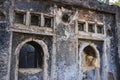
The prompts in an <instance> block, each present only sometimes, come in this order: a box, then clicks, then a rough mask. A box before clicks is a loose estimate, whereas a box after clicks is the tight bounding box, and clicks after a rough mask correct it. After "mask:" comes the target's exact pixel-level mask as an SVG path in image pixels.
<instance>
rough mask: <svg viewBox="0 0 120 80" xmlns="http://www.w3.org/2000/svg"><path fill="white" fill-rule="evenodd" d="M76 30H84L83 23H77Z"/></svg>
mask: <svg viewBox="0 0 120 80" xmlns="http://www.w3.org/2000/svg"><path fill="white" fill-rule="evenodd" d="M78 30H79V31H85V23H78Z"/></svg>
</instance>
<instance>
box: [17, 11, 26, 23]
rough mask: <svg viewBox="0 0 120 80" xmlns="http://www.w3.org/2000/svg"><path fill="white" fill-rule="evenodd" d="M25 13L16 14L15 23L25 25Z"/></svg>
mask: <svg viewBox="0 0 120 80" xmlns="http://www.w3.org/2000/svg"><path fill="white" fill-rule="evenodd" d="M24 16H25V14H24V13H18V12H16V13H15V23H19V24H24V18H25V17H24Z"/></svg>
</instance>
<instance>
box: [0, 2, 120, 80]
mask: <svg viewBox="0 0 120 80" xmlns="http://www.w3.org/2000/svg"><path fill="white" fill-rule="evenodd" d="M11 1H12V2H14V1H13V0H11ZM27 1H28V2H27ZM8 5H11V6H10V7H8ZM6 6H7V7H6V11H7V13H8V12H9V14H6V16H7V18H9V19H7V18H6V19H7V20H10V21H9V22H8V24H3V23H0V32H1V34H0V41H1V43H0V80H8V79H10V80H15V76H16V77H19V79H21V80H23V79H24V80H27V79H29V80H31V79H33V80H40V78H41V76H42V75H43V74H41V73H39V72H37V73H36V72H35V74H34V73H32V72H31V73H30V74H27V73H18V74H17V73H16V72H15V71H16V62H17V60H16V56H18V55H16V54H15V50H16V47H17V46H18V45H19V44H20V43H21V42H23V41H24V40H27V39H29V38H32V39H37V40H42V41H44V42H45V44H46V45H47V47H48V52H49V58H48V61H47V64H48V68H47V74H48V77H47V78H46V79H47V80H81V79H82V78H83V74H82V72H84V70H83V69H82V68H81V65H80V64H81V63H80V62H81V58H80V57H81V56H80V55H81V53H80V52H79V51H80V50H81V49H82V46H85V45H86V44H94V47H95V48H96V50H97V51H98V52H99V55H100V68H99V69H94V70H93V71H91V70H89V69H88V72H85V76H84V77H86V74H88V76H87V80H89V79H90V77H92V78H94V77H96V73H95V70H98V71H97V72H98V73H100V76H99V79H98V80H119V79H117V78H116V77H117V72H118V73H119V69H117V68H119V65H118V63H117V60H118V58H117V56H118V54H117V51H116V50H117V49H116V48H117V46H116V45H117V43H116V36H118V51H119V35H117V34H119V19H118V18H119V17H120V16H119V13H118V12H119V9H118V11H117V12H115V11H116V8H115V7H114V6H109V5H106V4H101V3H99V2H96V1H90V0H86V1H83V0H80V1H78V0H74V1H73V0H50V1H48V2H46V1H42V0H40V1H39V0H38V1H30V0H15V3H13V4H11V3H8V2H6ZM8 8H9V10H10V11H9V10H8ZM14 10H15V11H20V12H23V13H26V14H28V13H37V14H41V13H42V14H47V15H50V16H52V17H54V24H53V26H52V28H41V27H38V26H31V25H25V24H14V23H15V14H14ZM116 13H117V15H116ZM64 14H68V18H66V15H65V17H63V16H64ZM115 16H116V17H115ZM79 19H80V20H81V19H82V20H83V21H85V22H89V21H90V22H94V23H95V24H96V23H100V24H101V23H102V25H104V26H105V35H96V34H91V33H84V32H79V31H78V28H77V21H78V20H79ZM116 20H117V21H116ZM28 22H29V21H28ZM116 22H117V30H118V33H117V34H116V35H115V33H116V30H115V28H116ZM7 26H9V31H11V32H12V34H11V38H10V33H9V32H8V31H7ZM42 27H43V26H42ZM11 40H12V41H11ZM10 41H11V42H10ZM9 42H10V43H9ZM9 45H10V46H9ZM11 48H12V51H11ZM9 53H10V55H9ZM9 56H11V57H9ZM9 58H10V59H9ZM9 62H10V66H9ZM117 65H118V67H117ZM8 67H10V70H9V68H8ZM45 67H46V66H45ZM9 72H10V76H9V75H8V74H9ZM98 73H97V74H98ZM118 75H119V74H118ZM8 76H9V77H10V78H8ZM43 77H44V76H43ZM97 77H98V76H97Z"/></svg>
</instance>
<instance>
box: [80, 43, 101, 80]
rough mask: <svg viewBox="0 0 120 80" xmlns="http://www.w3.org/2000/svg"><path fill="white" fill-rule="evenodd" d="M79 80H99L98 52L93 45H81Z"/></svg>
mask: <svg viewBox="0 0 120 80" xmlns="http://www.w3.org/2000/svg"><path fill="white" fill-rule="evenodd" d="M80 62H81V63H80V64H81V66H80V71H81V72H80V74H81V75H80V76H81V80H100V72H99V67H100V64H99V63H100V58H99V51H98V50H97V48H96V46H95V45H94V44H91V45H89V44H87V45H86V44H83V45H82V47H81V48H80Z"/></svg>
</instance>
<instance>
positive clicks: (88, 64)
mask: <svg viewBox="0 0 120 80" xmlns="http://www.w3.org/2000/svg"><path fill="white" fill-rule="evenodd" d="M97 61H98V60H97V53H96V51H95V50H94V48H93V47H91V46H87V47H85V48H84V49H83V53H82V67H84V68H94V67H97V66H98V62H97Z"/></svg>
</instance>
